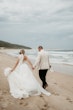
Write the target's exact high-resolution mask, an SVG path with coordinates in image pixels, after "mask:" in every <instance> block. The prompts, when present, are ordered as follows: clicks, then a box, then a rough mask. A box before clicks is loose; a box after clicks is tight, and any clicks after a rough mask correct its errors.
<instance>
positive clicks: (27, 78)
mask: <svg viewBox="0 0 73 110" xmlns="http://www.w3.org/2000/svg"><path fill="white" fill-rule="evenodd" d="M19 54H20V55H19V56H18V60H17V62H16V64H15V66H14V67H13V68H12V69H11V68H9V67H8V68H6V69H5V71H4V74H5V75H6V76H7V79H8V83H9V87H10V93H11V95H12V96H13V97H14V98H19V99H21V98H26V97H29V96H36V95H40V94H41V93H43V94H45V95H47V96H49V95H51V93H49V92H48V91H46V90H44V89H43V88H42V87H41V86H40V84H39V83H38V81H37V80H36V79H35V77H34V75H33V73H32V71H31V69H30V68H29V67H28V64H27V62H28V63H29V65H30V66H31V68H32V64H31V62H30V60H29V59H28V57H27V56H26V55H25V51H24V50H21V51H20V53H19Z"/></svg>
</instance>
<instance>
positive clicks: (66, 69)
mask: <svg viewBox="0 0 73 110" xmlns="http://www.w3.org/2000/svg"><path fill="white" fill-rule="evenodd" d="M10 50H11V51H16V50H18V51H20V49H6V50H5V49H4V50H0V54H6V55H8V56H11V57H13V58H16V57H17V55H16V56H15V55H11V54H8V53H7V52H9V51H10ZM26 50H27V49H26ZM28 56H29V55H28ZM29 58H30V60H31V62H32V59H31V56H30V57H29ZM34 62H35V61H34V60H33V62H32V63H34ZM51 65H52V69H53V71H55V72H60V73H63V74H69V75H73V65H71V64H64V63H51Z"/></svg>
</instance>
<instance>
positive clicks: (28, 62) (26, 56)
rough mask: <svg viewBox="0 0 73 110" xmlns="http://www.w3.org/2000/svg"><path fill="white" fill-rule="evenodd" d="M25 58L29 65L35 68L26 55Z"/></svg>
mask: <svg viewBox="0 0 73 110" xmlns="http://www.w3.org/2000/svg"><path fill="white" fill-rule="evenodd" d="M24 60H26V61H27V62H28V63H29V65H30V66H31V68H33V65H32V63H31V61H30V60H29V58H28V57H27V56H25V57H24Z"/></svg>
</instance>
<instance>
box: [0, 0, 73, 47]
mask: <svg viewBox="0 0 73 110" xmlns="http://www.w3.org/2000/svg"><path fill="white" fill-rule="evenodd" d="M0 40H4V41H8V42H11V43H17V44H22V45H25V46H30V47H32V48H37V46H38V45H43V46H44V47H45V48H48V49H73V0H0Z"/></svg>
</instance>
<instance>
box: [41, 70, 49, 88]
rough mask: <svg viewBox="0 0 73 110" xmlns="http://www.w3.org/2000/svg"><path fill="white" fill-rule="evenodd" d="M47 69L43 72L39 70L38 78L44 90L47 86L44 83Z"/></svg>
mask: <svg viewBox="0 0 73 110" xmlns="http://www.w3.org/2000/svg"><path fill="white" fill-rule="evenodd" d="M47 71H48V69H45V70H39V77H40V79H41V80H42V87H43V88H44V87H45V85H46V84H47V82H46V74H47Z"/></svg>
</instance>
